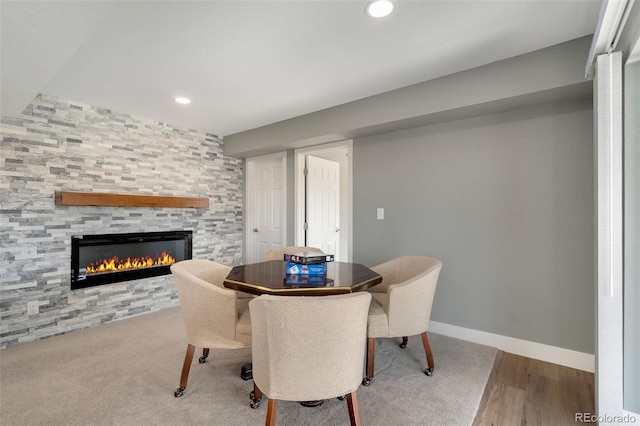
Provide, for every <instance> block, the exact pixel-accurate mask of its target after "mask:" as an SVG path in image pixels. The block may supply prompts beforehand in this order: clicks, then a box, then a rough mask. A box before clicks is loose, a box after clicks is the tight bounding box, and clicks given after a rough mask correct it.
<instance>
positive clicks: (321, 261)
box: [284, 252, 333, 276]
mask: <svg viewBox="0 0 640 426" xmlns="http://www.w3.org/2000/svg"><path fill="white" fill-rule="evenodd" d="M284 260H285V261H286V262H287V266H286V272H287V275H322V276H324V275H326V273H327V262H333V255H332V254H324V253H316V252H298V253H291V254H285V255H284Z"/></svg>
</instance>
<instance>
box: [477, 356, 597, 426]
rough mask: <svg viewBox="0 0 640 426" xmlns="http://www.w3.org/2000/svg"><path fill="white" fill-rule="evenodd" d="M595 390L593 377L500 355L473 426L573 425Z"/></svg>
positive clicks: (591, 402)
mask: <svg viewBox="0 0 640 426" xmlns="http://www.w3.org/2000/svg"><path fill="white" fill-rule="evenodd" d="M594 389H595V385H594V374H593V373H588V372H586V371H581V370H576V369H573V368H569V367H563V366H561V365H557V364H551V363H548V362H544V361H538V360H535V359H531V358H525V357H522V356H518V355H514V354H510V353H506V352H503V351H499V352H498V354H497V355H496V360H495V363H494V365H493V370H492V371H491V375H490V376H489V380H488V382H487V387H486V388H485V390H484V394H483V396H482V400H481V401H480V406H479V408H478V413H477V414H476V418H475V420H474V422H473V425H474V426H488V425H505V426H506V425H508V426H513V425H545V426H546V425H554V426H555V425H575V424H576V421H575V413H595V408H594V404H595V393H594V392H595V391H594Z"/></svg>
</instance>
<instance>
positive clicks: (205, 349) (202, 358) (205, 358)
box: [198, 348, 209, 364]
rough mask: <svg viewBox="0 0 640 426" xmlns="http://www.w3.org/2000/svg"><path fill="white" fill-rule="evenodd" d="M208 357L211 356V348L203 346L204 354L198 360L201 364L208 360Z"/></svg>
mask: <svg viewBox="0 0 640 426" xmlns="http://www.w3.org/2000/svg"><path fill="white" fill-rule="evenodd" d="M208 357H209V348H202V356H201V357H200V358H198V362H199V363H200V364H204V362H205V361H206V360H207V358H208Z"/></svg>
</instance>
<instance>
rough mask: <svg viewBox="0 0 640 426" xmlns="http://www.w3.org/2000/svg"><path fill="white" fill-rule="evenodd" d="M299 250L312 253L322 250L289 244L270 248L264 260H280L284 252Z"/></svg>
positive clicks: (296, 251)
mask: <svg viewBox="0 0 640 426" xmlns="http://www.w3.org/2000/svg"><path fill="white" fill-rule="evenodd" d="M301 251H309V252H312V253H323V251H322V250H320V249H319V248H315V247H300V246H289V247H276V248H274V249H271V250H270V251H269V252H268V253H267V259H266V260H282V259H283V258H284V255H285V253H289V254H290V253H298V252H301Z"/></svg>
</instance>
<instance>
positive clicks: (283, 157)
mask: <svg viewBox="0 0 640 426" xmlns="http://www.w3.org/2000/svg"><path fill="white" fill-rule="evenodd" d="M278 158H279V159H280V161H281V163H282V199H281V200H280V202H281V203H282V206H281V208H282V214H283V217H282V225H283V226H282V241H283V244H284V243H286V241H287V198H288V197H287V189H288V186H287V152H286V151H283V152H277V153H275V154H269V155H261V156H258V157H249V158H246V159H245V168H246V170H245V176H246V180H245V194H246V196H245V206H244V211H245V212H246V214H245V215H244V216H245V217H244V238H243V239H244V244H245V247H244V250H243V253H244V255H243V262H244V263H247V258H248V253H249V247H250V244H249V239H250V236H251V233H250V232H251V231H250V229H249V224H250V223H249V220H250V218H249V216H250V215H251V214H253V212H252V211H250V210H249V208H253V207H254V206H255V200H254V199H253V197H254V189H255V188H254V187H253V183H252V181H253V179H251V175H252V172H253V170H252V169H253V168H254V167H255V163H257V162H260V161H270V160H277V159H278Z"/></svg>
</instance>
